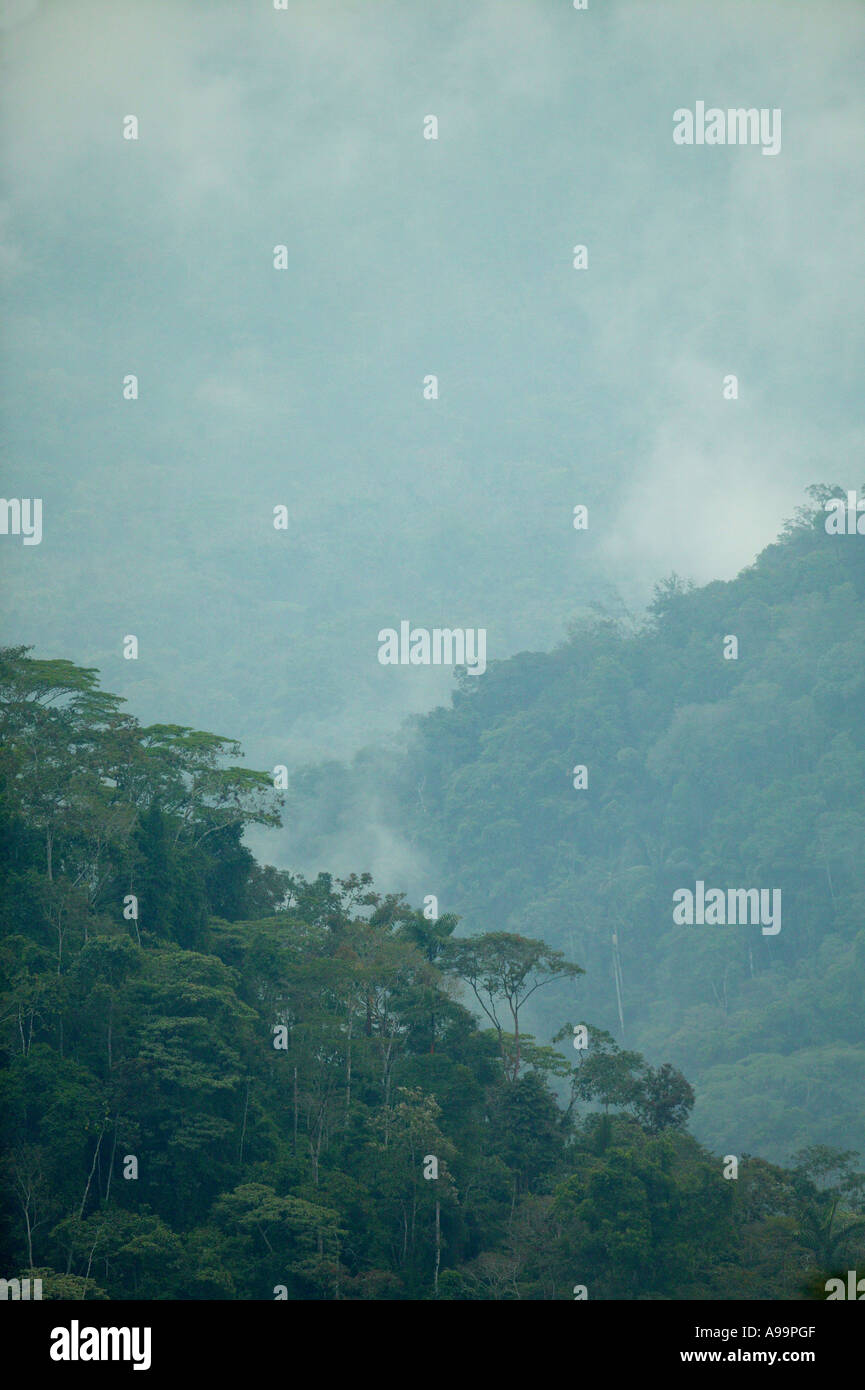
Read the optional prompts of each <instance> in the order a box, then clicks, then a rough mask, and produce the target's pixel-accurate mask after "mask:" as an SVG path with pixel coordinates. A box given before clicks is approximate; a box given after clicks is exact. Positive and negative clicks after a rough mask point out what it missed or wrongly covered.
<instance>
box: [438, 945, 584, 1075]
mask: <svg viewBox="0 0 865 1390" xmlns="http://www.w3.org/2000/svg"><path fill="white" fill-rule="evenodd" d="M442 960H443V963H444V966H445V968H446V969H448V970H451V971H453V972H454V973H455V974H456V975H459V976H460V978H461V979H463V980H465V981H466V982H467V983H468V985H469V987H470V988H471V991H472V993H473V994H474V996H475V998H476V999H477V1001H478V1003H479V1004H480V1006H481V1008H482V1009H483V1011H484V1013H485V1014H486V1016H487V1018H488V1019H489V1020H490V1022H491V1023H492V1025H493V1027H494V1028H495V1030H496V1035H497V1038H498V1043H499V1050H500V1054H501V1059H502V1066H503V1068H504V1071H505V1074H506V1075H507V1076H510V1078H511V1079H512V1080H514V1081H516V1080H517V1078H518V1077H519V1074H520V1061H521V1049H520V1009H521V1008H522V1007H523V1005H524V1004H525V1002H526V1000H527V999H530V998H531V996H532V995H533V994H534V993H535V991H536V990H538V989H540V988H541V987H542V986H544V985H549V984H552V983H554V982H555V981H557V980H564V979H575V978H576V977H577V976H578V975H582V974H583V973H584V972H583V970H582V968H581V967H580V966H579V965H574V964H573V963H572V962H570V961H568V960H566V959H565V956H564V954H563V952H561V951H554V950H553V949H552V948H551V947H549V946H547V944H546V942H544V941H535V940H532V939H531V938H530V937H524V936H515V935H513V934H511V933H510V932H489V933H487V934H486V935H485V936H480V937H475V938H459V939H456V940H451V941H450V942H449V943H448V945H447V947H446V948H445V949H444V950H443V952H442ZM502 1001H503V1002H504V1003H505V1004H506V1006H507V1009H508V1012H509V1013H510V1016H511V1022H512V1024H513V1032H512V1033H510V1034H507V1033H506V1031H505V1028H504V1026H503V1024H502V1021H501V1019H500V1018H499V1013H498V1009H499V1008H500V1007H501V1002H502ZM506 1039H507V1043H508V1044H510V1043H511V1040H512V1048H511V1049H510V1050H508V1047H507V1046H506Z"/></svg>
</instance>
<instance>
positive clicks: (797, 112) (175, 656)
mask: <svg viewBox="0 0 865 1390" xmlns="http://www.w3.org/2000/svg"><path fill="white" fill-rule="evenodd" d="M0 30H2V33H0V38H2V41H3V53H4V56H3V70H2V88H3V95H2V120H3V129H2V143H3V160H2V209H0V271H2V277H3V286H4V291H3V292H4V300H5V306H6V309H5V314H4V328H3V344H2V377H3V398H2V413H3V424H4V430H3V436H4V455H5V457H4V467H3V493H4V495H5V496H18V497H25V496H29V497H41V498H42V499H43V504H44V523H43V524H44V538H43V541H42V543H41V545H39V546H38V547H37V546H32V547H23V546H22V544H21V541H20V539H19V538H16V537H12V536H3V537H0V565H2V576H0V577H2V584H3V593H4V612H5V620H4V625H3V637H4V639H5V640H6V641H7V642H29V643H35V646H36V653H35V654H36V655H38V656H65V657H68V658H70V659H72V660H74V661H76V662H79V663H82V664H87V665H94V666H98V667H100V669H101V670H102V673H103V682H104V684H105V686H106V687H107V688H108V689H112V690H116V691H118V692H120V693H121V694H124V695H125V696H127V697H128V699H129V701H130V709H131V711H132V712H133V713H134V714H136V715H137V716H139V717H140V718H142V719H144V720H147V721H150V720H159V721H172V722H183V723H189V724H192V725H194V726H196V727H203V728H209V729H215V730H216V731H217V732H220V733H225V734H230V735H234V736H237V737H240V738H241V739H242V740H243V741H244V745H245V747H246V749H247V752H248V755H249V758H250V761H251V763H252V764H253V765H255V766H264V767H270V766H272V765H273V764H274V763H277V762H285V763H288V764H294V763H296V762H297V761H299V760H304V759H308V758H319V757H326V756H344V755H346V754H348V753H351V752H352V751H353V750H354V749H355V748H357V747H358V746H360V745H361V744H362V743H364V742H366V741H367V740H368V739H369V738H370V737H373V736H377V735H380V734H383V733H387V732H388V731H390V730H394V729H396V728H397V726H398V724H399V722H400V720H401V718H402V716H403V715H404V714H405V713H406V712H408V711H410V710H419V709H424V708H427V707H429V706H431V705H432V704H434V703H436V702H438V701H441V700H442V699H444V698H446V696H447V692H448V690H449V689H450V687H451V684H452V682H451V678H450V674H449V673H448V672H446V671H441V670H419V669H417V668H413V669H411V670H404V669H394V668H382V667H380V666H379V665H378V663H377V659H376V657H377V641H376V637H377V633H378V630H379V629H380V628H382V627H385V626H398V624H399V621H400V620H401V619H409V620H411V621H412V622H413V623H417V624H421V625H425V626H427V627H432V626H433V625H436V624H439V625H446V626H466V627H485V628H486V629H487V631H488V658H489V659H495V658H501V657H506V656H509V655H511V654H512V653H513V652H515V651H518V650H524V649H526V648H542V647H549V646H551V645H552V644H554V643H555V642H556V641H558V640H560V638H561V637H562V636H563V634H564V631H565V628H566V625H567V623H568V621H569V620H570V619H571V618H573V617H574V616H575V615H577V614H579V613H580V612H581V611H584V610H585V608H586V606H587V605H588V604H589V603H591V602H593V601H596V600H597V601H602V602H605V603H608V604H612V603H614V602H615V601H616V598H617V596H619V597H620V598H621V599H622V600H623V601H624V602H625V603H626V604H627V605H629V606H631V607H635V606H638V605H640V604H641V603H643V602H644V601H645V600H646V598H647V597H649V596H650V593H651V587H652V584H653V583H654V582H655V581H656V580H658V579H660V578H662V577H663V576H665V575H667V574H669V573H670V572H671V571H672V570H675V571H677V572H678V573H680V574H684V575H688V576H690V577H692V578H694V579H696V580H698V581H705V580H708V579H712V578H717V577H721V578H728V577H732V576H733V575H734V574H735V573H736V572H737V570H738V569H740V568H741V567H742V566H743V565H744V564H747V563H749V562H750V561H751V560H752V559H753V558H754V556H755V554H756V553H757V552H758V551H759V550H760V549H761V548H762V547H763V546H764V545H765V544H766V543H768V542H769V541H771V540H772V539H773V537H774V536H775V535H776V534H777V532H778V530H779V529H780V527H781V525H782V523H783V521H784V520H785V518H787V517H789V516H791V515H792V514H793V512H794V510H795V508H796V507H797V506H798V505H799V504H800V503H801V502H802V501H803V500H804V498H803V489H804V488H805V487H806V486H807V485H808V484H809V483H812V482H816V481H827V482H835V481H837V482H840V483H841V484H842V485H849V486H851V487H852V486H856V485H857V484H859V483H861V481H862V476H863V474H865V469H863V465H862V457H863V451H862V444H863V425H862V415H861V404H860V399H859V394H858V393H857V391H856V387H857V385H858V382H857V379H856V378H857V376H858V364H859V362H860V361H861V349H862V333H863V328H862V325H863V276H862V265H861V257H862V250H861V246H862V227H863V225H865V217H863V213H865V198H863V188H862V171H863V168H865V160H863V131H865V109H863V108H865V96H863V90H862V84H861V72H862V59H863V46H865V44H863V40H865V8H863V7H862V6H861V5H860V4H855V3H851V4H844V3H814V4H808V3H797V4H795V5H791V4H790V3H789V0H785V3H780V4H772V3H766V2H764V3H759V4H758V3H749V4H734V3H725V4H723V5H719V4H718V3H717V0H710V2H709V3H698V2H697V0H688V3H681V4H663V3H653V4H650V5H649V4H646V3H645V0H636V3H630V4H628V3H602V0H590V8H589V10H588V11H585V12H576V11H574V10H573V8H572V6H571V5H570V3H567V0H531V2H529V0H527V2H526V3H520V2H519V0H510V2H509V0H487V2H486V3H483V2H482V3H467V0H458V2H457V3H449V2H448V0H444V2H443V3H441V2H438V0H437V3H435V4H426V3H419V2H416V0H398V3H387V0H370V2H369V3H366V4H362V3H326V2H323V0H316V2H315V3H311V0H299V2H298V3H296V4H293V5H292V6H291V8H290V9H289V11H288V12H286V13H283V12H275V11H274V10H273V8H272V3H271V0H245V3H243V2H241V0H232V3H223V0H134V2H132V0H42V2H41V3H34V0H18V2H17V3H13V0H0ZM697 100H705V102H706V104H707V105H713V104H717V105H718V106H721V107H724V108H726V107H728V106H731V107H734V106H746V107H748V106H755V107H758V108H760V107H767V108H775V107H780V108H781V110H782V148H781V152H780V154H779V155H778V156H777V157H775V158H767V157H764V156H762V154H761V152H760V149H759V148H751V147H746V148H739V147H719V148H708V147H704V148H680V147H677V146H675V145H674V144H673V141H672V129H673V111H674V110H675V109H676V108H678V107H682V106H691V107H693V105H694V103H695V102H696V101H697ZM129 113H133V114H136V115H137V116H138V118H139V121H140V138H139V140H138V141H137V142H132V141H125V140H123V138H122V121H123V117H124V116H125V115H127V114H129ZM429 113H433V114H435V115H437V117H438V120H439V139H438V141H427V140H424V139H423V134H422V132H423V118H424V116H426V115H427V114H429ZM278 243H284V244H285V245H286V246H287V247H288V252H289V269H288V270H287V271H283V272H277V271H275V270H274V269H273V254H272V253H273V247H274V245H276V244H278ZM576 243H585V244H586V245H587V246H588V248H589V268H588V270H587V271H584V272H583V271H575V270H574V269H573V267H572V248H573V246H574V245H575V244H576ZM730 372H733V373H736V374H737V375H738V377H739V383H740V399H739V400H738V401H736V402H728V401H724V400H723V399H722V394H721V385H722V379H723V377H724V375H725V374H726V373H730ZM127 373H136V374H137V375H138V377H139V380H140V392H141V395H140V399H139V400H138V401H135V402H128V401H124V400H123V399H122V395H121V384H122V380H123V377H124V375H126V374H127ZM427 373H436V374H437V375H438V377H439V382H440V392H441V395H440V399H439V400H438V401H435V402H430V401H425V400H424V399H423V396H422V381H423V377H424V376H425V374H427ZM578 502H584V503H586V504H588V505H589V507H590V528H589V531H588V532H586V533H577V532H575V531H574V530H573V528H572V525H571V516H572V511H573V506H574V504H575V503H578ZM278 503H284V504H286V505H287V506H288V508H289V513H290V517H291V525H290V528H289V530H288V532H277V531H275V530H274V529H273V525H272V510H273V507H274V505H276V504H278ZM127 633H135V634H137V635H138V637H139V640H140V643H141V655H140V658H139V660H138V661H137V662H132V661H124V660H123V659H122V656H121V642H122V638H123V636H124V635H125V634H127ZM357 867H363V866H361V865H358V866H357Z"/></svg>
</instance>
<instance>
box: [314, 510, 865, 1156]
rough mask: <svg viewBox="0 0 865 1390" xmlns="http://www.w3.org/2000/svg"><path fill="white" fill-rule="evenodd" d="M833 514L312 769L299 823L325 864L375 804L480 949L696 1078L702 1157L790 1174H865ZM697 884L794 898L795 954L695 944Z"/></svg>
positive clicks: (860, 580)
mask: <svg viewBox="0 0 865 1390" xmlns="http://www.w3.org/2000/svg"><path fill="white" fill-rule="evenodd" d="M811 492H812V498H813V505H810V506H808V507H807V508H804V509H802V511H801V512H800V513H799V515H798V516H797V518H796V519H795V521H794V522H792V523H790V524H789V525H788V526H787V527H786V528H785V531H784V533H783V534H782V536H781V537H780V538H779V540H778V542H777V543H776V544H774V545H771V546H770V547H768V549H767V550H765V551H764V552H763V553H762V554H761V555H760V556H759V558H758V559H757V561H756V562H755V563H754V564H753V565H752V566H751V567H750V568H748V569H746V570H745V571H743V572H742V573H741V574H740V575H739V576H738V577H737V578H736V579H735V580H734V581H732V582H729V583H721V582H717V583H712V584H708V585H706V586H705V587H702V588H694V587H692V586H690V585H688V584H687V583H684V582H683V581H681V580H679V579H676V578H675V577H674V578H672V579H670V580H668V581H666V582H665V583H663V584H661V585H659V586H658V588H657V591H656V597H655V602H654V604H653V606H652V609H651V612H650V613H649V614H648V615H647V618H646V620H645V621H640V622H626V621H622V620H614V619H613V618H610V617H605V616H603V615H601V614H599V615H598V617H597V619H596V620H595V621H594V622H592V623H588V624H582V625H580V626H579V627H578V628H576V629H575V630H574V631H573V632H572V634H571V636H570V639H569V640H568V641H567V642H566V643H565V644H563V645H562V646H560V647H559V648H558V649H557V650H555V651H552V652H549V653H526V654H523V655H520V656H517V657H514V658H513V659H512V660H509V661H504V662H499V663H492V664H491V665H490V668H489V670H488V672H487V674H486V676H484V677H483V679H480V680H478V679H475V678H472V677H470V676H466V677H465V678H464V679H463V680H462V682H461V688H460V689H459V690H458V691H457V692H456V694H455V697H454V700H453V708H452V709H447V710H445V709H439V710H435V711H434V712H432V713H431V714H429V715H428V716H425V717H423V718H420V719H418V720H417V721H416V724H415V734H414V738H413V740H412V742H411V743H410V745H409V747H408V750H407V752H399V753H398V754H395V753H393V752H383V751H380V750H376V749H370V750H367V751H366V752H364V753H363V754H361V755H359V756H358V758H357V759H356V760H355V763H354V765H353V766H352V767H350V768H347V767H343V766H341V765H339V764H336V763H329V764H327V765H324V766H322V767H319V768H312V769H308V770H306V771H305V772H304V773H303V775H302V776H300V777H298V779H297V781H296V784H295V790H294V805H293V814H292V817H291V824H292V825H293V826H294V827H296V832H295V842H296V847H297V848H296V853H297V855H298V858H299V862H301V863H307V862H309V859H310V856H311V854H312V852H313V846H314V845H321V844H322V843H328V840H329V842H330V844H331V845H333V846H336V845H338V844H339V843H340V838H341V837H342V838H343V839H346V840H348V838H349V835H350V832H351V828H352V826H353V825H355V824H358V823H361V822H362V819H363V814H364V810H365V808H368V807H373V806H374V807H375V808H376V814H377V816H378V817H380V818H381V820H382V821H383V822H384V829H385V831H387V832H390V833H393V834H397V833H398V834H399V835H400V836H402V837H403V838H404V839H406V840H408V841H410V843H411V845H412V846H413V847H414V849H415V850H416V851H417V852H418V853H419V854H422V855H423V858H424V861H425V863H426V864H427V865H428V866H429V870H430V872H429V873H428V875H427V881H428V882H429V888H428V889H425V890H424V891H429V892H435V893H436V894H437V895H438V898H439V901H440V902H441V904H442V906H443V908H444V909H447V910H450V911H454V912H457V913H459V914H460V916H461V917H462V918H463V920H464V921H466V922H467V923H470V924H471V930H472V931H491V930H509V931H516V932H526V933H527V934H529V935H532V936H538V937H543V939H544V940H546V941H549V942H550V943H551V945H553V946H554V947H557V948H559V949H562V950H565V951H566V952H567V953H568V954H570V955H571V956H573V958H575V959H577V960H579V961H580V964H581V965H583V966H584V967H585V969H586V976H585V981H584V984H583V986H582V987H581V994H580V999H581V1001H582V1003H581V1007H583V1008H584V1009H585V1011H586V1012H587V1014H588V1016H589V1017H590V1018H592V1019H593V1020H595V1021H596V1022H597V1023H598V1024H599V1025H600V1026H602V1027H603V1028H605V1029H607V1030H608V1031H610V1032H611V1033H613V1034H614V1035H615V1036H616V1037H617V1039H618V1040H619V1042H620V1043H623V1044H624V1043H626V1044H627V1045H628V1046H630V1047H638V1048H640V1049H641V1051H643V1052H644V1053H645V1054H646V1055H647V1056H648V1057H650V1058H652V1059H654V1060H656V1061H659V1060H661V1059H669V1060H670V1061H671V1062H672V1063H673V1064H674V1065H675V1066H677V1067H679V1068H681V1069H682V1070H683V1071H684V1072H685V1073H686V1074H687V1075H688V1076H689V1078H690V1079H691V1081H692V1082H693V1083H694V1085H695V1088H696V1091H697V1097H698V1099H697V1104H696V1107H695V1110H694V1131H695V1133H696V1134H697V1135H698V1136H699V1137H700V1138H701V1139H702V1140H703V1141H704V1142H706V1143H708V1144H709V1145H710V1146H711V1147H712V1148H713V1149H717V1150H719V1151H720V1152H731V1153H740V1152H742V1150H751V1151H755V1152H760V1153H763V1154H765V1155H766V1156H767V1157H770V1158H772V1159H774V1160H776V1161H778V1162H786V1161H788V1160H789V1158H790V1157H791V1156H792V1155H793V1154H794V1153H795V1152H796V1151H797V1150H798V1149H800V1148H801V1147H803V1146H806V1145H809V1144H814V1143H830V1144H834V1145H838V1146H841V1147H851V1148H853V1149H855V1150H857V1151H859V1152H865V1031H863V1011H862V999H863V996H865V931H863V927H865V873H863V865H865V805H863V787H865V659H863V657H865V604H863V598H865V537H863V536H861V535H846V536H845V535H840V536H839V535H830V534H827V532H826V529H825V526H824V521H825V512H824V506H823V504H824V502H825V499H826V498H827V497H828V496H830V495H838V496H842V495H843V492H842V490H841V489H840V488H822V487H820V488H814V489H812V490H811ZM728 635H735V636H737V637H738V642H739V654H738V659H737V660H726V659H724V656H723V647H724V638H725V637H726V636H728ZM577 764H584V765H586V767H587V768H588V788H587V789H585V790H581V791H577V790H574V788H573V785H572V777H571V771H572V769H573V768H574V767H575V766H576V765H577ZM313 862H314V861H313ZM697 879H701V880H703V881H704V882H705V883H706V884H707V886H708V885H713V884H717V885H721V886H723V887H727V886H731V887H743V888H744V887H754V886H763V887H774V888H779V889H780V890H781V891H782V901H783V921H782V928H781V930H780V932H779V933H778V934H777V935H774V936H773V935H768V934H767V935H764V934H763V933H762V932H761V931H760V929H759V927H755V926H733V927H730V926H726V927H702V928H698V927H681V926H675V925H674V923H673V920H672V895H673V892H674V891H675V890H676V889H678V888H683V887H690V888H692V889H693V887H694V884H695V881H696V880H697ZM539 998H541V1000H542V1001H543V1002H542V1003H541V1004H540V1006H539V1007H537V1008H535V1009H534V1010H533V1012H532V1023H533V1025H534V1026H535V1027H536V1029H538V1031H544V1032H548V1031H552V1030H554V1029H555V1027H556V1026H557V1019H556V1016H555V1014H554V1013H553V1012H552V1011H551V1010H550V1009H549V1007H548V1005H547V1002H546V1000H545V999H544V996H539Z"/></svg>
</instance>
